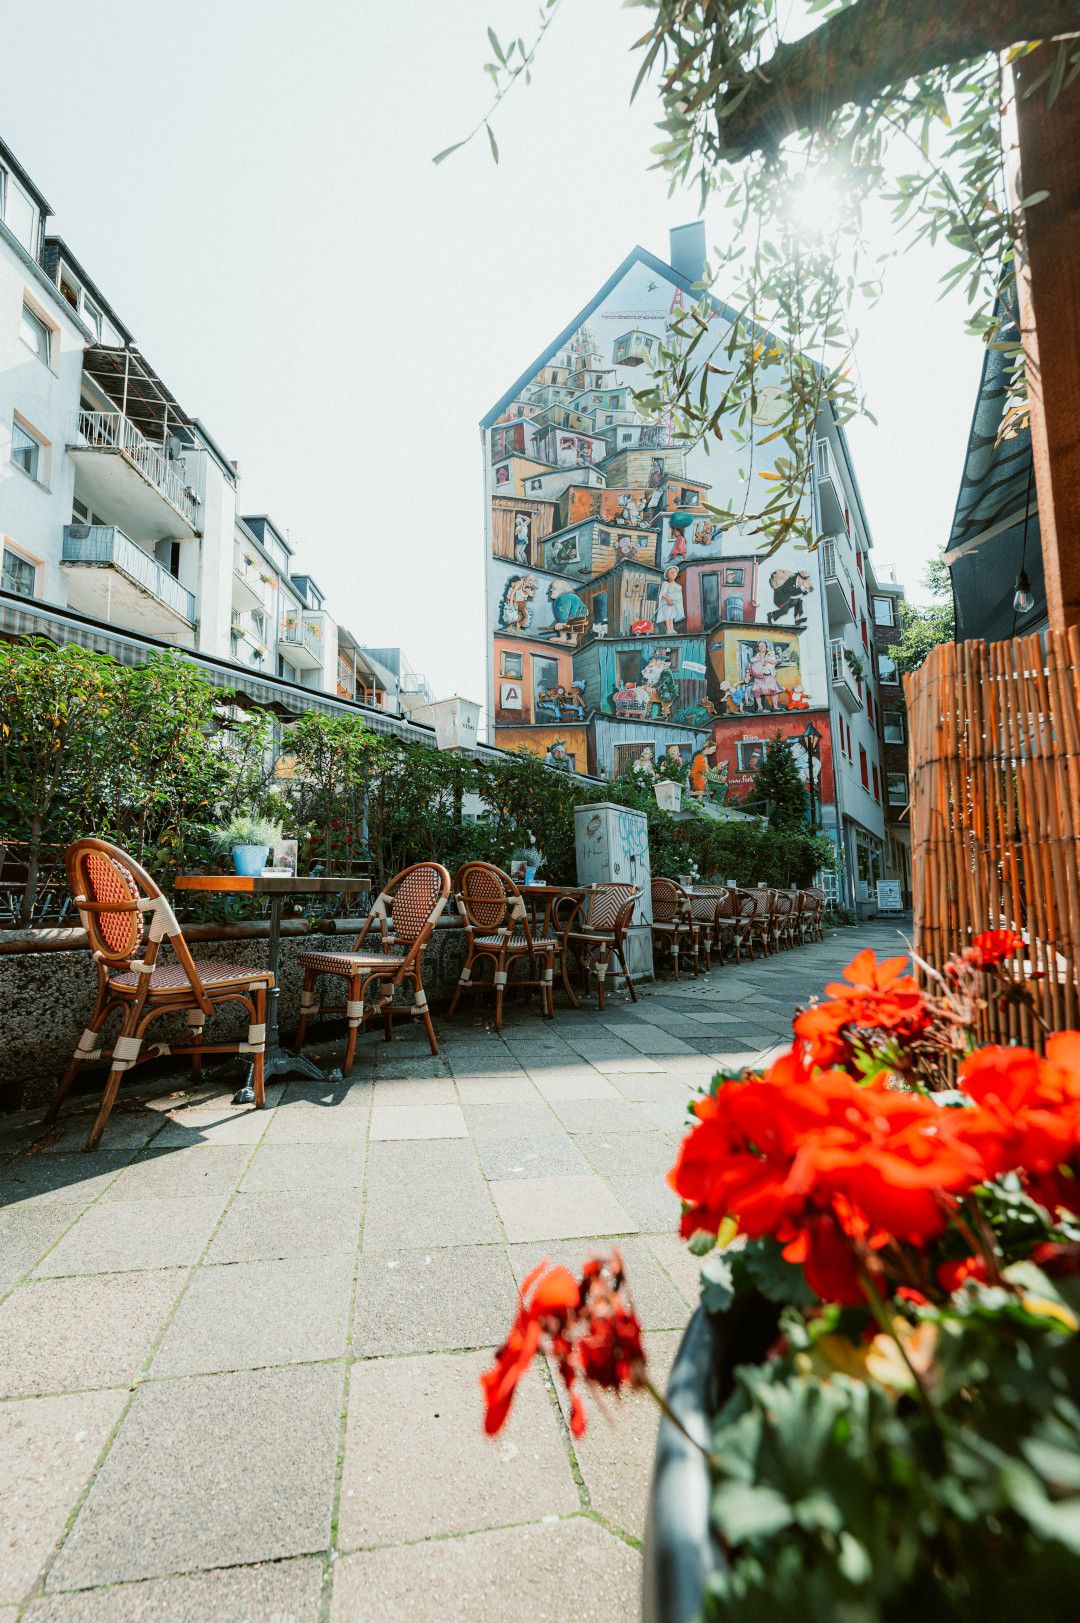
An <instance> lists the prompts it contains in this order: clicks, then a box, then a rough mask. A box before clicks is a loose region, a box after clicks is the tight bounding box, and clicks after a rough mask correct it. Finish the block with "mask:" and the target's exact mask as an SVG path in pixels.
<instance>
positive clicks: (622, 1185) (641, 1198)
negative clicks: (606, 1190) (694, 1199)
mask: <svg viewBox="0 0 1080 1623" xmlns="http://www.w3.org/2000/svg"><path fill="white" fill-rule="evenodd" d="M674 1160H675V1157H674V1155H672V1164H673V1165H674ZM604 1181H605V1182H606V1183H607V1184H608V1186H609V1187H610V1189H611V1191H612V1194H613V1195H614V1196H615V1198H616V1200H618V1201H619V1202H620V1204H621V1205H622V1206H623V1207H624V1208H625V1209H626V1211H628V1212H629V1213H630V1215H631V1217H632V1218H633V1219H634V1222H635V1224H636V1226H637V1227H638V1228H640V1229H641V1230H643V1232H644V1233H646V1234H674V1233H675V1231H676V1230H677V1228H678V1226H679V1218H680V1216H681V1215H682V1203H681V1202H680V1200H679V1198H678V1196H677V1195H675V1194H673V1193H672V1191H671V1190H670V1189H669V1188H668V1187H667V1185H666V1184H665V1183H664V1182H663V1181H662V1180H661V1179H659V1178H655V1177H651V1176H648V1175H646V1176H642V1174H641V1173H634V1172H630V1173H609V1174H608V1176H607V1177H606V1178H605V1180H604Z"/></svg>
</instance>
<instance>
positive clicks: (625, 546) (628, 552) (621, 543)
mask: <svg viewBox="0 0 1080 1623" xmlns="http://www.w3.org/2000/svg"><path fill="white" fill-rule="evenodd" d="M636 545H637V543H636V542H635V541H634V538H633V536H632V535H617V536H616V537H615V556H616V558H617V559H620V560H621V559H623V558H632V557H633V556H634V552H635V550H636Z"/></svg>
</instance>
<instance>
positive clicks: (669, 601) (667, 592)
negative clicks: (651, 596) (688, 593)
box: [656, 564, 686, 637]
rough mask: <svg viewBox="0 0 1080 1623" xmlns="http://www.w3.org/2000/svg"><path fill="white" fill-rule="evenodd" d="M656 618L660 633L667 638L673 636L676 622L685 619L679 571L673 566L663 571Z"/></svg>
mask: <svg viewBox="0 0 1080 1623" xmlns="http://www.w3.org/2000/svg"><path fill="white" fill-rule="evenodd" d="M656 618H657V621H658V623H659V626H660V629H661V631H663V632H664V633H665V634H666V635H667V636H669V637H673V636H674V635H675V622H676V620H685V618H686V605H685V603H684V602H683V589H682V587H681V586H680V585H679V571H678V570H677V569H676V568H675V566H674V564H672V565H670V566H669V567H668V568H667V569H665V570H664V578H663V580H662V581H661V583H660V592H659V595H658V597H657V600H656Z"/></svg>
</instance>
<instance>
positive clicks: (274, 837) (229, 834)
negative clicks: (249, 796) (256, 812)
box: [210, 815, 282, 877]
mask: <svg viewBox="0 0 1080 1623" xmlns="http://www.w3.org/2000/svg"><path fill="white" fill-rule="evenodd" d="M210 835H211V840H212V842H213V845H214V848H215V849H216V850H218V851H221V852H222V853H225V854H228V853H230V852H231V854H232V860H233V868H234V869H235V871H236V872H237V873H238V874H242V875H244V876H245V877H252V876H254V875H256V874H261V873H262V871H263V869H264V868H265V867H266V864H267V859H268V858H269V855H270V851H271V848H272V847H273V846H275V845H277V843H278V841H279V840H280V839H281V837H282V829H281V824H280V823H275V822H272V821H271V820H270V818H267V817H252V816H250V815H248V816H244V815H239V816H236V817H232V818H230V819H229V821H228V822H227V823H225V824H223V825H222V826H221V827H220V828H214V829H211V830H210Z"/></svg>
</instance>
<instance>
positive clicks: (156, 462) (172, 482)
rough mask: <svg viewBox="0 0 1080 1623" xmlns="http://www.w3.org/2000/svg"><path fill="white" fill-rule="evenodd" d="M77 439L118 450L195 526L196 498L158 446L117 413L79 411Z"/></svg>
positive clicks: (100, 449) (97, 448)
mask: <svg viewBox="0 0 1080 1623" xmlns="http://www.w3.org/2000/svg"><path fill="white" fill-rule="evenodd" d="M78 438H79V440H80V441H82V443H83V444H85V445H87V446H89V447H90V449H91V450H99V451H119V452H120V453H121V454H122V455H123V456H125V457H126V458H127V460H128V461H129V462H130V463H132V464H133V465H134V466H135V467H136V468H138V470H139V472H140V473H141V474H142V475H143V477H144V479H146V480H148V482H149V483H150V484H152V485H153V486H154V487H155V489H156V490H159V491H160V492H161V494H162V495H163V496H164V497H165V498H166V500H167V501H170V502H171V503H172V505H173V506H174V507H175V508H176V509H177V510H178V511H179V512H181V513H182V514H183V515H184V517H185V518H186V519H187V521H188V523H189V524H190V525H191V527H192V529H195V528H196V527H197V522H198V510H199V504H198V502H197V501H196V500H195V497H194V496H193V495H192V494H191V492H190V491H189V490H188V489H187V488H186V486H185V484H184V481H183V480H182V479H181V478H180V475H179V474H178V473H177V472H176V469H175V468H173V467H171V466H170V465H169V461H168V459H167V457H166V456H165V455H164V453H163V452H162V450H161V448H160V446H157V445H151V443H150V441H149V440H148V439H146V438H145V436H144V435H142V434H140V433H139V430H138V429H137V428H136V427H135V425H134V423H130V422H128V419H127V418H126V417H124V416H123V415H122V414H121V413H120V412H118V411H86V410H85V409H84V410H80V412H79V424H78Z"/></svg>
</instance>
